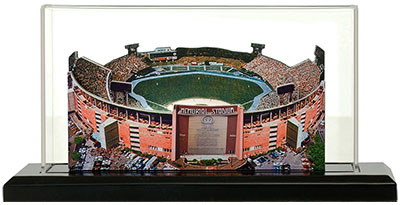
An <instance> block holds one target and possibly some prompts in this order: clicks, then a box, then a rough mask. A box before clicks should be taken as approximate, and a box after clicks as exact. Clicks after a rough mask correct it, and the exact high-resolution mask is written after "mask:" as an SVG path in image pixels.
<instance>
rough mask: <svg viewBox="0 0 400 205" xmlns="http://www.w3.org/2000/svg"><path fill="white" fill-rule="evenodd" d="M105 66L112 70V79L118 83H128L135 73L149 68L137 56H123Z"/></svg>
mask: <svg viewBox="0 0 400 205" xmlns="http://www.w3.org/2000/svg"><path fill="white" fill-rule="evenodd" d="M104 66H105V67H107V68H109V69H111V72H112V79H113V80H117V81H126V80H128V79H129V77H131V76H132V74H133V73H135V72H137V71H139V70H142V69H144V68H146V67H147V65H146V64H145V63H144V62H143V61H142V60H141V59H140V58H139V57H137V56H135V55H125V56H122V57H120V58H117V59H114V60H112V61H111V62H109V63H107V64H106V65H104Z"/></svg>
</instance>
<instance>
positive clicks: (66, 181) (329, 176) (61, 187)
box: [3, 163, 397, 201]
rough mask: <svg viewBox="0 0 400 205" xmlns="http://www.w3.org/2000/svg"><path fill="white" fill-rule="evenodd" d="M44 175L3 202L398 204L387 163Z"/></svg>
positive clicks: (29, 169)
mask: <svg viewBox="0 0 400 205" xmlns="http://www.w3.org/2000/svg"><path fill="white" fill-rule="evenodd" d="M51 169H52V170H46V171H45V172H43V169H41V167H40V165H39V164H28V165H27V166H26V167H25V168H24V169H22V170H21V171H20V172H19V173H18V174H17V175H16V176H14V177H13V178H11V179H10V180H9V181H8V182H7V183H6V184H5V185H4V187H3V198H4V201H396V200H397V190H396V182H395V181H394V178H393V176H392V173H391V171H390V169H389V168H388V167H387V166H386V165H384V164H383V163H361V164H360V166H359V170H358V171H353V172H341V171H336V172H326V173H313V174H307V173H268V172H264V173H259V172H252V173H249V172H247V173H245V172H183V173H182V172H99V173H94V172H79V173H68V171H66V170H65V169H66V168H65V166H62V165H59V167H57V166H54V167H52V168H51Z"/></svg>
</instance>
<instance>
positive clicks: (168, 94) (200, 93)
mask: <svg viewBox="0 0 400 205" xmlns="http://www.w3.org/2000/svg"><path fill="white" fill-rule="evenodd" d="M133 91H134V92H135V93H136V94H138V95H141V96H143V97H144V98H145V99H146V100H150V101H152V102H155V103H158V104H161V105H164V106H167V105H168V104H170V103H172V102H175V101H178V100H182V99H186V98H208V99H216V100H222V101H225V102H228V103H231V104H242V103H245V102H248V101H251V100H253V98H254V97H255V96H257V95H259V94H261V93H262V92H263V90H262V89H261V88H260V86H258V85H257V84H256V83H253V82H250V81H246V80H241V79H235V78H229V77H222V76H215V75H204V74H191V75H171V76H168V77H163V78H157V79H149V80H144V81H142V82H140V83H138V84H137V85H136V86H135V88H134V90H133ZM149 105H150V106H151V107H152V108H153V109H157V110H158V109H159V107H154V106H152V105H151V104H149ZM250 105H251V103H250ZM245 108H246V106H245Z"/></svg>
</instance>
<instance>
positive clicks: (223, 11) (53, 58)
mask: <svg viewBox="0 0 400 205" xmlns="http://www.w3.org/2000/svg"><path fill="white" fill-rule="evenodd" d="M189 13H190V14H191V15H194V14H198V15H204V16H207V18H204V19H203V20H202V21H204V22H205V23H204V24H207V21H220V20H221V19H223V18H231V19H230V20H233V21H235V20H237V19H236V18H237V16H240V17H241V18H242V22H240V23H239V24H240V25H238V26H242V25H243V23H246V21H247V22H249V21H252V20H254V19H257V23H258V25H259V26H260V27H253V28H246V29H248V30H249V31H250V33H249V34H248V37H247V36H245V37H244V38H248V40H247V41H245V42H246V44H249V43H250V41H252V40H258V41H261V42H265V43H266V45H267V48H266V49H265V50H266V51H265V52H268V49H269V48H268V44H269V43H270V42H272V41H280V43H281V44H282V47H286V48H285V49H290V45H293V46H295V47H299V46H298V45H296V42H297V43H298V44H300V45H304V44H302V43H301V41H300V38H296V37H292V39H290V38H289V37H290V36H296V35H300V34H299V33H297V32H296V31H294V32H292V33H290V34H289V35H284V36H283V37H282V38H280V39H279V38H277V39H269V38H268V37H269V36H267V37H266V38H265V39H252V38H253V36H252V34H251V32H268V29H270V28H267V29H262V27H263V24H266V25H274V24H277V23H279V24H284V25H285V26H286V27H290V26H292V27H293V28H289V29H287V30H284V31H285V32H286V31H290V30H292V29H293V30H297V31H298V32H300V33H301V32H302V31H301V28H302V26H304V27H305V28H308V26H309V25H312V27H317V28H319V29H316V30H319V31H320V33H318V38H317V39H315V42H317V43H319V44H321V45H322V46H323V48H324V49H325V51H326V54H327V55H326V68H325V70H326V75H325V76H326V82H327V85H326V90H327V92H326V153H325V157H326V163H327V167H326V170H327V171H328V172H329V171H330V170H336V171H338V170H341V171H356V169H355V168H356V167H357V164H358V151H357V150H358V148H357V146H358V143H357V139H358V135H357V116H358V115H357V9H356V7H355V6H291V7H283V6H282V7H280V6H274V7H267V6H201V7H190V6H60V5H46V6H43V8H42V102H43V103H42V166H43V167H45V166H49V165H52V164H65V163H67V158H68V157H67V155H68V153H67V152H68V149H67V142H68V140H67V115H66V113H67V90H68V89H67V84H66V83H65V76H66V72H67V69H68V68H67V67H68V65H67V57H68V55H69V54H70V53H71V52H73V51H75V50H79V51H82V52H81V53H82V54H81V55H91V56H95V57H96V60H99V61H100V62H105V61H104V60H102V59H101V58H105V59H110V57H104V56H105V55H107V50H108V49H110V50H112V49H114V50H116V47H118V46H119V47H121V45H125V44H129V43H132V42H139V41H141V42H143V41H144V42H147V41H149V39H147V41H146V39H145V38H146V37H145V36H143V35H142V34H141V33H146V32H143V31H149V32H159V31H160V28H155V26H157V25H163V24H168V25H169V26H170V27H171V29H172V30H174V27H175V26H177V27H178V28H176V29H179V25H180V23H181V21H183V20H182V19H183V18H185V16H188V14H189ZM167 16H170V18H171V19H170V21H168V22H165V23H163V22H164V21H160V20H159V19H160V18H167ZM221 16H222V17H221ZM132 19H135V20H132ZM140 19H146V22H147V27H146V26H143V25H142V24H140V29H138V28H135V26H134V25H132V26H128V27H124V28H123V29H122V28H119V26H122V27H123V25H129V24H130V23H135V22H136V21H139V20H140ZM183 23H186V22H183ZM196 23H198V22H196ZM173 25H175V26H173ZM229 26H234V25H229ZM222 27H223V28H221V30H226V28H225V26H222ZM277 27H278V26H277ZM162 28H163V29H164V28H165V26H162ZM279 28H280V27H279ZM192 29H194V30H196V29H198V27H197V26H196V25H193V28H191V27H190V26H189V28H185V30H186V31H189V33H190V30H192ZM303 32H305V31H303ZM305 33H307V32H305ZM129 37H130V38H129ZM160 38H162V37H160ZM219 38H221V37H216V39H219ZM257 38H259V37H258V36H257ZM293 39H294V40H293ZM163 40H164V42H165V41H166V40H167V41H170V42H171V43H172V44H176V43H177V42H179V41H182V42H186V41H190V39H188V40H186V39H163ZM121 41H122V42H121ZM208 41H210V42H213V40H211V39H208ZM150 42H151V40H150ZM149 44H150V43H149ZM182 44H184V43H182ZM231 44H232V45H233V46H231V47H233V49H238V48H240V47H241V46H242V43H241V42H237V41H235V39H231ZM236 44H237V45H236ZM273 46H275V45H273ZM312 46H314V45H312ZM246 49H248V48H246ZM120 50H121V51H122V52H123V49H120ZM282 50H284V49H282ZM99 51H102V52H99ZM303 52H304V51H303Z"/></svg>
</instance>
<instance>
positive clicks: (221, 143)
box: [172, 105, 243, 160]
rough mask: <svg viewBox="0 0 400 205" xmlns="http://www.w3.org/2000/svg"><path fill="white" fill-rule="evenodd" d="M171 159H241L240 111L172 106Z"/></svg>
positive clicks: (241, 112)
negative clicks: (232, 157)
mask: <svg viewBox="0 0 400 205" xmlns="http://www.w3.org/2000/svg"><path fill="white" fill-rule="evenodd" d="M173 121H174V123H173V124H174V126H173V130H172V132H173V139H172V159H173V160H176V159H178V158H180V157H181V156H185V157H186V158H198V159H204V158H226V157H228V156H235V157H237V158H239V159H241V158H242V146H243V145H242V142H243V137H242V136H243V126H242V125H243V108H241V107H240V106H237V105H229V106H192V105H175V106H174V111H173Z"/></svg>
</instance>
